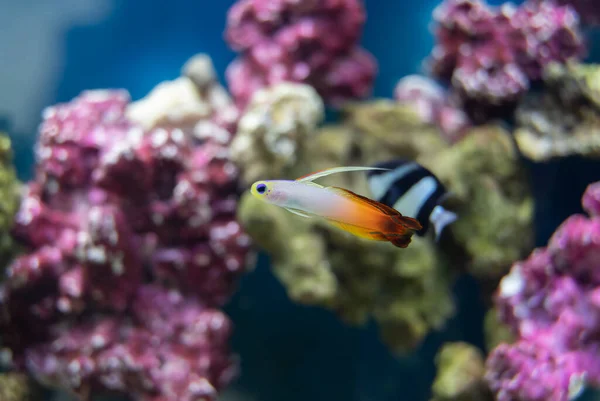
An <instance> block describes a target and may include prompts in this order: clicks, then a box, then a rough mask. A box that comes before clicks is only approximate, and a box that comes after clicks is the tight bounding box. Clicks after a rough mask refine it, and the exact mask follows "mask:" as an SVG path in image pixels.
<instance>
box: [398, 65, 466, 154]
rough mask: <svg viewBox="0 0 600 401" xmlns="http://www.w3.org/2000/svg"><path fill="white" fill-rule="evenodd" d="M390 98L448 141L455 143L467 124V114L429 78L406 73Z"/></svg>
mask: <svg viewBox="0 0 600 401" xmlns="http://www.w3.org/2000/svg"><path fill="white" fill-rule="evenodd" d="M394 97H395V98H396V100H397V101H398V102H399V103H403V104H408V105H411V106H412V107H414V109H415V111H416V112H417V114H418V115H419V117H420V118H421V120H422V121H423V122H426V123H429V124H434V125H436V126H437V127H439V129H440V131H441V133H442V135H443V136H444V138H445V139H447V140H448V142H450V143H454V142H457V141H458V140H459V139H460V138H462V137H463V136H464V134H465V133H466V131H467V129H468V128H469V127H470V126H471V121H470V120H469V117H468V116H467V114H466V113H465V112H464V111H463V110H462V109H461V108H460V107H459V105H457V104H456V101H455V100H454V99H452V97H451V96H450V95H449V94H448V92H447V91H446V90H445V89H444V88H442V87H441V86H440V85H439V84H438V83H436V82H435V81H433V80H432V79H431V78H428V77H424V76H420V75H408V76H406V77H404V78H402V79H401V80H400V81H398V83H397V84H396V88H395V90H394Z"/></svg>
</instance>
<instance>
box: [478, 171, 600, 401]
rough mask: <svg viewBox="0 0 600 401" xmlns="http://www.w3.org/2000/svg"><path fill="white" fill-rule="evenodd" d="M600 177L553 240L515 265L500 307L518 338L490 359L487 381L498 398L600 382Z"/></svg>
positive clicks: (547, 394)
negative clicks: (579, 211) (580, 210)
mask: <svg viewBox="0 0 600 401" xmlns="http://www.w3.org/2000/svg"><path fill="white" fill-rule="evenodd" d="M599 195H600V182H597V183H594V184H590V186H589V187H588V189H587V190H586V192H585V194H584V195H583V200H582V203H583V205H584V208H585V209H586V211H587V213H588V214H589V217H587V216H584V215H579V214H576V215H573V216H571V217H569V218H568V219H567V220H566V221H565V222H564V223H563V224H562V225H561V226H560V227H559V228H558V229H557V230H556V232H555V233H554V235H553V236H552V238H551V239H550V241H549V242H548V245H547V246H546V247H544V248H539V249H536V250H535V251H534V252H533V253H532V254H531V255H530V256H529V258H527V259H526V260H523V261H520V262H517V263H515V264H514V265H513V267H512V269H511V271H510V274H509V275H507V276H506V277H505V278H504V279H503V280H502V282H501V284H500V287H499V290H498V294H497V298H496V304H497V308H498V310H499V313H500V317H501V319H502V320H503V321H504V322H505V323H507V324H509V325H510V326H511V328H512V329H513V331H514V332H515V333H516V334H517V335H518V340H517V341H516V342H515V343H513V344H510V345H509V344H500V345H499V346H498V347H497V348H496V349H495V350H494V351H493V352H492V353H491V354H490V356H489V358H488V361H487V373H486V378H487V381H488V382H489V384H490V387H491V389H492V391H493V392H494V393H495V395H496V397H497V399H498V400H499V401H509V400H522V401H542V400H549V401H566V400H568V399H572V398H573V397H574V396H575V395H576V394H578V392H579V391H581V389H582V384H584V383H589V384H592V385H598V384H600V368H599V366H600V353H599V351H598V350H599V343H598V338H599V334H600V301H599V294H600V276H599V275H598V269H597V267H598V263H599V261H600V214H599V213H600V209H599V207H598V205H599V204H600V196H599Z"/></svg>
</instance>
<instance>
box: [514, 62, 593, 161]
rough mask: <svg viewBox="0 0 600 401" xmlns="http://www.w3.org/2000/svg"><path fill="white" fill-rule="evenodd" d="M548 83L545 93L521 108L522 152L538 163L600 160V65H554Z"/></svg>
mask: <svg viewBox="0 0 600 401" xmlns="http://www.w3.org/2000/svg"><path fill="white" fill-rule="evenodd" d="M544 83H545V89H544V92H543V93H542V94H532V95H530V96H529V97H528V98H526V99H525V100H524V101H523V102H522V104H521V105H519V108H518V109H517V112H516V121H517V124H518V126H517V129H516V131H515V139H516V141H517V144H518V145H519V149H520V150H521V152H522V153H523V154H524V155H525V156H526V157H528V158H530V159H532V160H534V161H537V162H543V161H547V160H550V159H555V158H560V157H567V156H573V155H580V156H584V157H593V158H597V157H600V84H599V83H600V66H599V65H596V64H579V63H568V64H566V65H561V64H556V63H554V64H550V65H548V67H547V68H546V70H545V73H544Z"/></svg>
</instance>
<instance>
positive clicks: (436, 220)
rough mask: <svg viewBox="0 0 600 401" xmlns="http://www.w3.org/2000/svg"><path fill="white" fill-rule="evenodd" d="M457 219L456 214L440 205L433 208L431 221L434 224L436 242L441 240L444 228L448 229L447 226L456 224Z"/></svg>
mask: <svg viewBox="0 0 600 401" xmlns="http://www.w3.org/2000/svg"><path fill="white" fill-rule="evenodd" d="M457 218H458V216H457V215H456V213H454V212H450V211H448V210H446V209H444V208H443V207H442V206H440V205H437V206H436V207H434V208H433V211H432V212H431V216H430V220H431V223H432V224H433V230H434V231H435V240H436V242H437V241H439V240H440V236H441V235H442V232H443V231H444V228H446V226H447V225H449V224H452V223H454V222H455V221H456V219H457Z"/></svg>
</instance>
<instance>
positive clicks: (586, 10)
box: [530, 0, 600, 25]
mask: <svg viewBox="0 0 600 401" xmlns="http://www.w3.org/2000/svg"><path fill="white" fill-rule="evenodd" d="M530 1H537V2H540V3H541V2H548V1H553V2H554V3H556V4H560V5H568V6H571V7H572V8H573V9H574V10H575V11H576V12H577V14H578V15H579V17H580V18H581V21H582V22H583V23H585V24H588V25H598V24H600V10H599V9H598V5H597V3H596V2H595V0H530Z"/></svg>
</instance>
